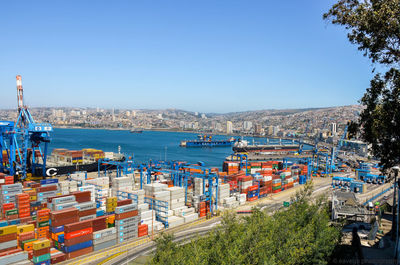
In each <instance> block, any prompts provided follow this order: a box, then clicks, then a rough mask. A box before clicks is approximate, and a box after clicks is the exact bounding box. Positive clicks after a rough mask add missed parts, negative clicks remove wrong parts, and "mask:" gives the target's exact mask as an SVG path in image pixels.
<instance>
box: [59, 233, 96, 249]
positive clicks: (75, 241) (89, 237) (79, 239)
mask: <svg viewBox="0 0 400 265" xmlns="http://www.w3.org/2000/svg"><path fill="white" fill-rule="evenodd" d="M89 240H93V234H87V235H83V236H78V237H74V238H70V239H65V240H64V245H65V246H67V247H69V246H72V245H75V244H79V243H82V242H86V241H89Z"/></svg>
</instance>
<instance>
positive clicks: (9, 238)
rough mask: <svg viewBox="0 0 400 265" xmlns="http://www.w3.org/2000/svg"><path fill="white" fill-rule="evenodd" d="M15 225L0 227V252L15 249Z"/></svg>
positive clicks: (16, 244)
mask: <svg viewBox="0 0 400 265" xmlns="http://www.w3.org/2000/svg"><path fill="white" fill-rule="evenodd" d="M17 247H18V240H17V226H16V225H9V226H5V227H0V253H3V252H7V251H10V250H14V249H17Z"/></svg>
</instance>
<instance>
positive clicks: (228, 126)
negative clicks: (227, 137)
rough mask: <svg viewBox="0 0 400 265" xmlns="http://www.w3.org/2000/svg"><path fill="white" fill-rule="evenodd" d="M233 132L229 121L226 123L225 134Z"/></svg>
mask: <svg viewBox="0 0 400 265" xmlns="http://www.w3.org/2000/svg"><path fill="white" fill-rule="evenodd" d="M232 132H233V124H232V122H231V121H227V122H226V133H228V134H230V133H232Z"/></svg>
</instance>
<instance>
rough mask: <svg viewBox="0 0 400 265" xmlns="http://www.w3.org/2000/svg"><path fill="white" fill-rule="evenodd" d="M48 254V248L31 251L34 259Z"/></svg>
mask: <svg viewBox="0 0 400 265" xmlns="http://www.w3.org/2000/svg"><path fill="white" fill-rule="evenodd" d="M48 253H50V247H48V248H42V249H39V250H33V251H32V254H33V256H34V257H39V256H42V255H44V254H48Z"/></svg>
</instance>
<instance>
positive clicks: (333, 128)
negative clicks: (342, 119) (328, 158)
mask: <svg viewBox="0 0 400 265" xmlns="http://www.w3.org/2000/svg"><path fill="white" fill-rule="evenodd" d="M330 127H331V134H332V135H336V133H337V129H336V123H335V122H332V123H331V126H330Z"/></svg>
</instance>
